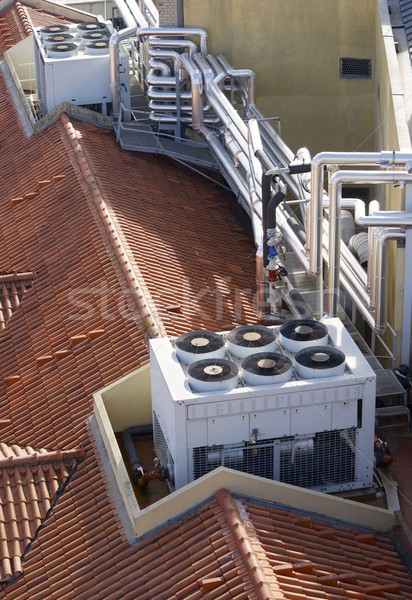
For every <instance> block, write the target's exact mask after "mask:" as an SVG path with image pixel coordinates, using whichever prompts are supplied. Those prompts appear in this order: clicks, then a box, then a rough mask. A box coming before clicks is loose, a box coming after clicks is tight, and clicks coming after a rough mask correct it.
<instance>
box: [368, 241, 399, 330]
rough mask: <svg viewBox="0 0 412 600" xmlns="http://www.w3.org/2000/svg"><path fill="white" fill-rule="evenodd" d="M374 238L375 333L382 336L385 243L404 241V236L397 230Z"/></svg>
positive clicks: (385, 259)
mask: <svg viewBox="0 0 412 600" xmlns="http://www.w3.org/2000/svg"><path fill="white" fill-rule="evenodd" d="M376 237H377V245H376V258H375V260H376V266H375V279H376V282H375V293H376V297H375V331H376V333H378V334H382V333H383V332H384V330H385V317H386V287H387V286H386V279H387V243H388V242H389V241H391V240H404V239H405V237H406V236H405V232H402V231H400V230H399V229H383V230H381V231H380V232H379V233H378V234H377V235H376Z"/></svg>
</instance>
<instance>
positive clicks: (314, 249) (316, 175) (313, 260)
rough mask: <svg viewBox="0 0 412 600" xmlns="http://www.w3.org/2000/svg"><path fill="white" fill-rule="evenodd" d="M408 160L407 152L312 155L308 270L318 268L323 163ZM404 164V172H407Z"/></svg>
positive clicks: (411, 156) (397, 162) (317, 271)
mask: <svg viewBox="0 0 412 600" xmlns="http://www.w3.org/2000/svg"><path fill="white" fill-rule="evenodd" d="M411 160H412V154H411V153H401V152H357V153H356V152H320V153H319V154H316V156H314V157H313V158H312V171H311V211H310V226H309V230H308V246H309V249H310V270H311V274H312V275H314V276H316V275H319V274H320V273H321V271H322V257H321V248H322V242H321V240H320V239H319V238H320V236H321V235H322V228H321V220H322V196H323V169H324V167H325V166H326V165H371V166H372V165H377V166H380V167H390V166H392V165H407V164H408V163H409V162H410V161H411ZM409 170H410V169H409V166H408V172H409Z"/></svg>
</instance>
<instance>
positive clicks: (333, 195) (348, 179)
mask: <svg viewBox="0 0 412 600" xmlns="http://www.w3.org/2000/svg"><path fill="white" fill-rule="evenodd" d="M396 181H403V182H406V183H407V182H411V181H412V175H411V174H409V173H407V172H406V171H337V172H336V173H333V175H332V176H331V178H330V190H329V203H330V208H329V269H328V283H327V288H328V307H327V310H328V314H329V316H330V317H335V316H337V312H338V301H337V298H338V294H337V291H338V290H339V273H340V213H341V201H342V184H343V183H344V182H345V183H392V182H396ZM355 220H356V219H355ZM357 222H358V223H359V224H361V225H363V226H366V227H382V226H383V227H390V226H394V225H396V226H404V227H410V226H412V215H411V214H409V213H402V212H396V213H393V214H392V215H391V213H389V212H382V213H374V214H373V215H369V216H367V217H366V216H365V217H362V218H360V217H359V216H358V221H357Z"/></svg>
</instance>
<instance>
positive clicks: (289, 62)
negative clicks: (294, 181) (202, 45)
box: [183, 0, 376, 156]
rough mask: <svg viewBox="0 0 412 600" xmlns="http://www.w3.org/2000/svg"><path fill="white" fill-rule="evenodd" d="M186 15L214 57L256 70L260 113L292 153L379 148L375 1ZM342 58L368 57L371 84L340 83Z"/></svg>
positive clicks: (245, 6) (336, 0)
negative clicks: (275, 122)
mask: <svg viewBox="0 0 412 600" xmlns="http://www.w3.org/2000/svg"><path fill="white" fill-rule="evenodd" d="M183 13H184V24H185V26H186V27H189V26H191V27H201V28H203V29H205V30H206V31H207V33H208V41H209V48H210V51H211V53H212V54H214V55H218V54H224V55H225V56H226V58H227V59H228V60H229V62H230V63H231V64H232V65H233V66H234V67H236V68H250V69H253V70H254V71H255V73H256V76H257V80H256V84H257V90H256V91H257V106H258V108H259V109H260V110H261V111H262V112H263V114H264V115H265V116H267V117H270V116H279V117H280V119H281V126H282V137H283V138H284V140H285V142H286V143H287V144H288V145H289V147H290V148H291V149H292V150H293V151H296V150H297V149H298V148H300V147H302V146H307V147H308V148H309V149H310V151H311V154H312V156H313V155H315V154H316V153H317V152H319V151H322V150H330V151H332V150H343V151H350V150H354V151H357V150H368V149H369V150H372V149H374V142H375V140H374V135H373V132H374V129H375V127H374V119H375V109H374V98H375V84H374V80H375V74H376V68H375V31H374V24H375V15H376V0H362V2H359V0H310V1H308V0H292V1H289V2H285V0H255V1H254V2H253V3H251V2H250V1H248V0H208V1H207V2H205V1H204V0H183ZM341 57H350V58H370V59H371V60H372V78H371V79H342V78H340V76H339V68H340V63H339V59H340V58H341Z"/></svg>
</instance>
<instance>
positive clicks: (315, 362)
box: [295, 346, 345, 378]
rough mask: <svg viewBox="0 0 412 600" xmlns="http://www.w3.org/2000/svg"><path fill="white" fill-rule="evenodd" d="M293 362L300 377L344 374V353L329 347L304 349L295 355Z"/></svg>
mask: <svg viewBox="0 0 412 600" xmlns="http://www.w3.org/2000/svg"><path fill="white" fill-rule="evenodd" d="M295 360H296V370H297V372H298V373H299V375H300V376H301V377H309V378H310V377H327V376H333V375H343V373H344V372H345V355H344V353H343V352H341V351H340V350H337V348H331V347H330V346H312V347H311V348H304V349H303V350H300V351H299V352H297V353H296V355H295Z"/></svg>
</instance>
